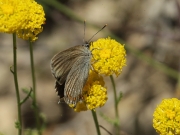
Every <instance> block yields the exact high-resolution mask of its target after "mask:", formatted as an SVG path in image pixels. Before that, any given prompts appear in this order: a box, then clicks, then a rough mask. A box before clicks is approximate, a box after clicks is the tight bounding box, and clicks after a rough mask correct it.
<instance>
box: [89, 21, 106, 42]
mask: <svg viewBox="0 0 180 135" xmlns="http://www.w3.org/2000/svg"><path fill="white" fill-rule="evenodd" d="M106 26H107V24H106V25H104V26H103V27H102V28H101V29H100V30H98V31H97V32H96V33H95V34H94V35H93V36H92V37H91V38H90V39H89V40H88V43H89V42H90V41H91V39H93V37H94V36H95V35H96V34H98V33H99V32H100V31H101V30H103V29H104V28H105V27H106Z"/></svg>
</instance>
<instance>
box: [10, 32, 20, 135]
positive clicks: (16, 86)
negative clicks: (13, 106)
mask: <svg viewBox="0 0 180 135" xmlns="http://www.w3.org/2000/svg"><path fill="white" fill-rule="evenodd" d="M16 50H17V46H16V34H15V33H14V34H13V63H14V66H13V67H14V68H13V71H12V70H11V72H12V73H13V76H14V84H15V89H16V97H17V108H18V135H21V134H22V120H21V105H20V102H21V101H20V95H19V86H18V78H17V52H16Z"/></svg>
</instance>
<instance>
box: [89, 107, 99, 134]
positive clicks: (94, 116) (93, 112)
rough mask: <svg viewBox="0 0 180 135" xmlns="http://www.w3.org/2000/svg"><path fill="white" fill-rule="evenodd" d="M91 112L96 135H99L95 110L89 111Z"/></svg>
mask: <svg viewBox="0 0 180 135" xmlns="http://www.w3.org/2000/svg"><path fill="white" fill-rule="evenodd" d="M91 112H92V116H93V119H94V123H95V126H96V131H97V134H98V135H101V132H100V128H99V123H98V119H97V115H96V112H95V110H91Z"/></svg>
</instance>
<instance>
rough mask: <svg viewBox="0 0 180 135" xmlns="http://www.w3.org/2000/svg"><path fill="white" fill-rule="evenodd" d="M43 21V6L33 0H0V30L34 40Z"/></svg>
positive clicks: (40, 29)
mask: <svg viewBox="0 0 180 135" xmlns="http://www.w3.org/2000/svg"><path fill="white" fill-rule="evenodd" d="M44 23H45V13H44V10H43V7H42V6H41V5H39V4H37V2H35V1H34V0H0V32H4V33H16V34H17V35H18V37H20V38H22V39H25V40H29V39H30V40H31V41H35V40H36V39H37V35H38V34H39V33H40V32H42V30H43V27H42V25H43V24H44Z"/></svg>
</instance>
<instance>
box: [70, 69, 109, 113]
mask: <svg viewBox="0 0 180 135" xmlns="http://www.w3.org/2000/svg"><path fill="white" fill-rule="evenodd" d="M82 95H83V101H80V102H78V103H77V105H76V108H75V109H74V110H75V111H76V112H80V111H86V110H93V109H95V108H97V107H102V106H103V105H104V104H105V103H106V101H107V99H108V98H107V90H106V88H105V87H104V81H103V78H102V76H100V75H98V74H97V73H96V72H94V71H92V70H90V73H89V77H88V80H87V82H86V84H85V86H84V88H83V94H82ZM71 107H72V106H71Z"/></svg>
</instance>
